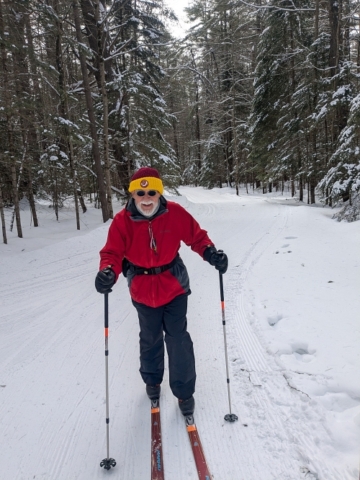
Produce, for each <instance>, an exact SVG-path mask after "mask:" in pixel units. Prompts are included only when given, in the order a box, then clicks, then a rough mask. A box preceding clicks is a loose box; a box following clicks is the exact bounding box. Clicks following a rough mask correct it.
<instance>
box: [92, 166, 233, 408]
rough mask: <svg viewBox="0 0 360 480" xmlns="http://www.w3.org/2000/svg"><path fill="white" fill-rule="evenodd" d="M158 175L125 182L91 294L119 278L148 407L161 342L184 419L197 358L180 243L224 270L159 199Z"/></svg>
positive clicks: (143, 172)
mask: <svg viewBox="0 0 360 480" xmlns="http://www.w3.org/2000/svg"><path fill="white" fill-rule="evenodd" d="M163 191H164V187H163V182H162V179H161V177H160V174H159V172H158V171H157V170H156V169H154V168H151V167H142V168H140V169H139V170H137V171H136V172H135V173H134V175H133V176H132V177H131V180H130V185H129V192H130V193H131V198H130V199H129V201H128V202H127V204H126V205H125V207H124V208H123V209H122V210H121V211H120V212H119V213H117V214H116V215H115V217H114V219H113V221H112V223H111V225H110V227H109V231H108V237H107V241H106V244H105V246H104V247H103V248H102V249H101V251H100V268H99V272H98V273H97V275H96V279H95V287H96V290H97V291H98V292H99V293H102V294H105V293H109V292H111V291H112V290H111V288H112V287H113V285H114V284H115V282H116V281H117V279H118V277H119V275H120V273H121V272H122V273H123V274H124V276H125V277H126V278H127V282H128V286H129V290H130V296H131V299H132V303H133V305H134V306H135V308H136V310H137V313H138V317H139V324H140V335H139V336H140V374H141V377H142V379H143V381H144V382H145V384H146V392H147V395H148V397H149V398H150V399H151V400H156V399H158V398H159V396H160V390H161V387H160V385H161V383H162V380H163V374H164V339H165V344H166V348H167V353H168V357H169V383H170V388H171V391H172V392H173V394H174V395H175V397H177V398H178V402H179V407H180V410H181V412H182V414H183V415H184V416H188V415H192V414H193V413H194V408H195V400H194V396H193V395H194V392H195V381H196V372H195V358H194V350H193V343H192V340H191V337H190V334H189V333H188V331H187V317H186V315H187V300H188V299H187V297H188V295H190V293H191V291H190V284H189V276H188V273H187V270H186V267H185V265H184V263H183V261H182V259H181V257H180V255H179V253H178V252H179V249H180V242H181V241H182V242H184V243H185V244H186V245H188V246H190V247H191V249H192V250H193V251H195V252H196V253H198V254H199V255H200V256H201V257H202V258H203V259H204V260H206V261H207V262H209V263H210V265H213V266H214V267H215V268H216V269H217V270H218V271H219V272H221V273H225V272H226V270H227V267H228V259H227V256H226V255H225V254H224V253H223V252H218V251H217V249H216V248H215V246H214V243H213V242H212V241H211V240H210V238H209V237H208V234H207V232H206V231H205V230H203V229H202V228H201V227H200V225H199V224H198V223H197V221H196V220H195V219H194V218H193V217H192V216H191V215H190V213H188V212H187V211H186V210H185V209H184V208H183V207H182V206H181V205H179V204H177V203H175V202H170V201H167V200H166V199H165V198H164V196H163Z"/></svg>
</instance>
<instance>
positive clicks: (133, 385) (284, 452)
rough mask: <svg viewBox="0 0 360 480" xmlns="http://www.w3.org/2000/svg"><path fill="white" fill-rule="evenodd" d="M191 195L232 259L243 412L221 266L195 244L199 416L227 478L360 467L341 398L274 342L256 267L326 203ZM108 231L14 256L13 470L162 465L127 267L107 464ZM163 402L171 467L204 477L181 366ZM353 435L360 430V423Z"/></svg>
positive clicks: (4, 366) (252, 479) (303, 475)
mask: <svg viewBox="0 0 360 480" xmlns="http://www.w3.org/2000/svg"><path fill="white" fill-rule="evenodd" d="M182 194H183V196H182V197H176V198H174V200H175V201H178V202H179V203H181V204H182V205H184V206H185V207H186V208H188V209H189V211H190V213H192V215H194V217H195V218H196V219H197V220H198V221H199V223H200V225H201V226H202V227H203V228H206V229H207V230H208V232H209V235H210V237H211V238H212V240H213V241H214V242H215V245H216V246H217V248H221V249H223V250H224V251H225V252H226V253H227V254H228V256H229V259H230V266H229V270H228V272H227V273H226V275H224V288H225V314H226V324H227V337H228V345H229V362H230V377H231V389H232V409H233V413H236V414H237V415H238V416H239V421H238V422H236V423H235V424H228V423H227V422H225V421H224V415H225V414H226V413H228V403H227V389H226V372H225V359H224V346H223V333H222V323H221V307H220V292H219V284H218V280H219V277H218V274H217V272H216V270H214V269H213V268H212V267H211V266H209V265H208V264H207V263H206V262H204V261H202V259H201V258H200V257H199V256H197V255H196V254H195V253H193V252H191V250H190V249H189V248H187V247H186V246H185V247H182V249H181V256H182V257H183V259H184V262H185V264H186V265H187V267H188V270H189V275H190V282H191V290H192V292H193V293H192V295H191V296H190V297H189V311H188V326H189V331H190V333H191V335H192V339H193V342H194V348H195V355H196V362H197V363H196V365H197V376H198V380H197V388H196V411H195V419H196V424H197V426H198V428H199V431H200V433H201V440H202V444H203V448H204V451H205V455H206V458H207V460H208V463H209V467H210V470H211V472H212V475H213V478H214V480H257V479H259V478H261V479H262V480H301V479H307V480H308V479H313V480H315V479H317V480H322V479H323V480H351V479H356V478H357V475H358V470H357V465H356V461H355V460H354V456H353V455H351V450H349V448H348V449H347V450H346V451H345V448H343V451H342V448H341V447H340V448H337V447H338V446H339V444H338V443H337V442H338V439H337V438H334V432H336V428H334V430H331V428H330V427H333V425H332V424H331V422H330V420H331V418H333V417H331V418H330V417H329V415H330V414H331V415H332V410H331V409H330V410H329V409H326V408H323V406H322V404H321V403H320V402H319V401H317V399H316V398H315V397H314V395H311V394H308V393H307V391H306V388H308V385H307V384H304V386H303V387H302V386H301V383H296V382H297V381H298V377H301V379H302V380H301V381H303V382H304V380H303V377H304V374H303V372H300V369H299V368H298V369H295V368H293V369H290V368H288V367H286V368H285V366H284V362H283V361H282V359H283V357H284V356H279V355H277V354H275V353H274V351H273V349H271V348H269V343H268V342H267V338H266V337H265V334H266V331H265V330H264V329H262V324H261V322H260V320H259V315H260V314H258V312H259V302H261V301H263V298H262V296H261V295H262V294H263V293H262V292H263V290H265V287H266V284H267V283H268V282H276V281H277V280H276V276H275V275H274V273H275V272H272V275H270V273H271V272H270V270H269V269H267V270H265V272H264V276H262V275H261V274H258V273H256V272H258V270H259V269H260V270H261V268H263V267H262V266H263V265H264V264H266V262H268V261H269V259H270V260H271V261H272V259H273V258H278V257H275V256H272V257H271V258H270V252H271V254H273V253H274V251H275V250H276V249H278V248H279V245H281V244H282V243H284V239H285V238H287V237H291V235H292V231H293V230H292V229H293V227H294V225H296V224H297V222H298V221H299V218H300V220H301V219H302V217H303V215H310V216H311V215H315V213H317V212H316V211H315V210H311V209H307V210H306V207H296V206H289V205H286V204H284V203H285V202H278V203H276V202H266V201H265V200H264V198H263V197H259V198H257V197H251V196H248V197H247V196H245V195H243V196H241V197H236V196H235V195H233V194H230V193H227V192H226V191H225V192H222V191H216V190H214V191H207V190H202V189H192V188H183V189H182ZM305 210H306V212H308V213H305V214H304V213H302V212H305ZM326 220H327V221H329V222H331V220H330V219H329V218H327V219H326ZM60 223H61V222H60ZM107 230H108V224H107V225H104V226H100V227H98V228H96V229H95V230H92V231H90V232H88V233H86V234H84V232H82V234H81V235H78V236H74V237H72V238H68V239H65V240H58V241H57V243H53V244H49V245H48V246H46V247H43V248H41V249H33V250H31V251H27V250H26V248H25V251H23V252H20V253H18V254H17V255H9V256H7V257H4V256H2V257H1V265H2V267H1V275H0V283H1V289H0V304H1V323H0V328H1V337H0V372H1V374H0V375H1V376H0V418H1V445H2V448H1V450H0V466H1V471H0V479H1V480H30V479H36V480H38V479H44V480H88V479H92V480H97V479H122V480H142V479H149V478H150V468H151V461H150V436H151V435H150V421H149V412H148V409H149V400H148V399H147V396H146V394H145V388H144V385H143V383H142V380H141V378H140V375H139V373H138V363H139V359H138V356H139V353H138V320H137V316H136V311H135V309H134V308H133V306H132V304H131V301H130V298H129V294H128V289H127V285H126V281H125V279H124V278H123V277H121V278H120V280H119V281H118V283H117V285H116V286H115V287H114V289H113V293H111V295H109V308H110V310H109V312H110V319H109V325H110V333H109V381H110V419H111V423H110V456H111V457H113V458H115V460H116V462H117V465H116V467H115V468H114V469H111V470H110V471H105V470H104V469H101V468H100V466H99V462H100V461H101V459H103V458H104V457H105V454H106V438H105V429H106V426H105V384H104V345H103V297H102V296H101V295H99V294H97V293H96V291H95V289H94V277H95V274H96V271H97V268H98V251H99V249H100V248H101V247H102V246H103V244H104V242H105V238H106V234H107ZM74 235H75V234H74ZM25 246H26V243H25ZM287 258H290V254H289V257H286V256H285V253H284V254H283V256H282V257H281V259H280V257H279V259H280V260H282V261H283V260H284V261H285V259H287ZM354 291H355V290H354ZM269 318H270V317H269ZM271 318H274V322H276V318H275V317H274V316H271ZM270 324H271V323H269V325H270ZM269 328H270V327H269ZM272 333H273V331H271V334H272ZM299 335H300V334H299ZM295 343H296V342H295ZM354 343H355V342H354ZM294 345H295V344H294ZM294 352H295V353H294V355H298V356H299V357H301V359H305V357H306V356H307V357H311V355H312V353H311V352H312V350H311V349H306V347H303V348H302V349H301V348H300V347H296V345H295V346H294ZM313 356H314V355H313ZM286 358H287V357H286ZM354 358H355V357H354ZM313 363H316V362H313ZM305 366H307V364H306V365H305V364H304V368H305ZM310 366H311V365H310V364H309V366H308V368H310ZM304 371H305V370H304ZM309 372H310V370H309ZM350 373H351V372H350ZM350 373H349V375H350ZM308 375H309V376H310V375H311V376H312V383H313V384H315V385H316V386H317V387H318V385H319V384H321V385H322V386H324V385H330V380H329V379H328V377H326V374H325V372H318V373H316V374H315V373H311V372H310V373H308ZM354 380H355V379H354ZM299 381H300V380H299ZM305 387H306V388H305ZM334 395H335V393H334ZM342 395H347V396H348V397H349V398H350V399H352V400H351V401H350V400H347V401H348V402H350V403H349V407H348V408H347V410H346V412H349V415H350V412H351V415H352V416H355V413H356V414H357V415H359V413H360V410H359V403H360V402H359V398H358V397H357V396H356V395H357V393H356V392H355V393H352V392H351V391H350V389H348V390H347V391H346V392H344V393H342ZM344 398H345V397H344ZM351 402H353V403H351ZM343 405H345V403H344V402H343ZM329 412H330V413H329ZM161 415H162V418H161V420H162V439H163V453H164V469H165V478H167V479H168V480H184V479H185V478H189V479H194V480H196V479H197V473H196V469H195V465H194V461H193V458H192V452H191V448H190V445H189V442H188V439H187V438H186V437H187V433H186V430H185V429H184V423H183V422H184V420H183V418H182V416H181V414H180V412H179V409H178V407H177V403H176V399H175V398H174V397H173V395H172V394H171V391H170V389H169V386H168V378H167V372H166V374H165V379H164V382H163V388H162V396H161ZM329 418H330V420H329ZM351 418H352V417H351ZM359 418H360V417H359ZM334 419H335V417H334ZM329 422H330V423H329ZM243 423H247V424H248V427H244V426H243V425H242V424H243ZM349 425H353V423H351V422H350V417H349ZM348 435H349V437H350V438H351V439H354V441H355V440H358V437H359V432H358V429H357V428H355V427H352V430H351V431H348ZM348 445H350V443H349V444H347V446H348ZM349 452H350V453H349Z"/></svg>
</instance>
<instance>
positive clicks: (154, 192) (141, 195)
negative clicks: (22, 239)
mask: <svg viewBox="0 0 360 480" xmlns="http://www.w3.org/2000/svg"><path fill="white" fill-rule="evenodd" d="M145 193H146V192H145V190H138V191H137V192H136V195H137V196H138V197H144V196H145ZM147 194H148V195H149V196H150V197H155V195H156V194H157V191H156V190H149V191H148V192H147Z"/></svg>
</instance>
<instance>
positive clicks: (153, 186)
mask: <svg viewBox="0 0 360 480" xmlns="http://www.w3.org/2000/svg"><path fill="white" fill-rule="evenodd" d="M134 190H156V191H158V192H159V193H160V195H162V194H163V192H164V186H163V183H162V181H161V179H160V178H156V177H142V178H137V179H136V180H132V181H131V182H130V185H129V192H133V191H134Z"/></svg>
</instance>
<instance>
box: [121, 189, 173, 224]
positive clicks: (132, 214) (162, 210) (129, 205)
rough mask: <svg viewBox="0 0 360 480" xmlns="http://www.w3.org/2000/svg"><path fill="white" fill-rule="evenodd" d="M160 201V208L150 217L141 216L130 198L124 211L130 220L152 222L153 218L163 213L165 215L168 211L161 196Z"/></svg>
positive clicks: (164, 199)
mask: <svg viewBox="0 0 360 480" xmlns="http://www.w3.org/2000/svg"><path fill="white" fill-rule="evenodd" d="M159 200H160V206H159V208H158V210H157V212H156V213H155V214H154V215H153V216H152V217H145V215H142V214H141V213H140V212H139V210H138V209H137V208H136V205H135V202H134V199H133V198H130V200H129V201H128V202H127V204H126V206H125V209H126V211H127V212H130V218H131V219H132V220H135V221H139V220H154V218H156V217H158V216H159V215H162V214H163V213H166V212H167V211H168V209H167V200H166V198H164V197H163V196H162V195H161V196H160V198H159Z"/></svg>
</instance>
